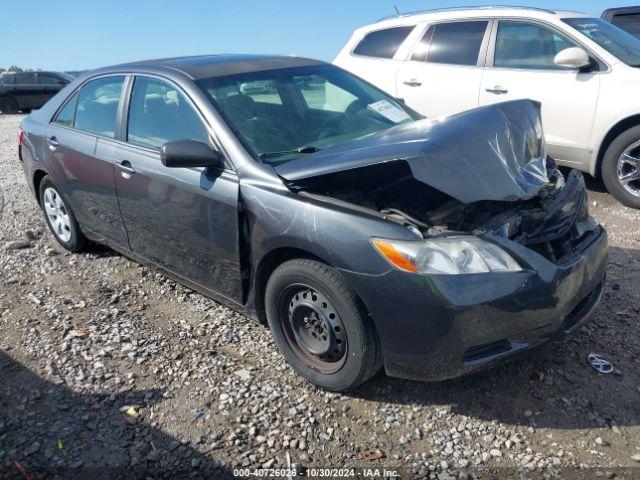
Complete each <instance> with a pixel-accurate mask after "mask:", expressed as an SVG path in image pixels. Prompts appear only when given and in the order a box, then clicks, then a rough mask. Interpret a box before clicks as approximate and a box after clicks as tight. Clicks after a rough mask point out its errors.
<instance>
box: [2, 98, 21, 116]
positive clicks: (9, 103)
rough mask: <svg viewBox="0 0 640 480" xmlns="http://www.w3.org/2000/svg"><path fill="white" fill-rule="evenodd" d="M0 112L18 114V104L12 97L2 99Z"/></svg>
mask: <svg viewBox="0 0 640 480" xmlns="http://www.w3.org/2000/svg"><path fill="white" fill-rule="evenodd" d="M0 112H1V113H5V114H13V113H18V102H16V101H15V100H14V99H13V98H11V97H0Z"/></svg>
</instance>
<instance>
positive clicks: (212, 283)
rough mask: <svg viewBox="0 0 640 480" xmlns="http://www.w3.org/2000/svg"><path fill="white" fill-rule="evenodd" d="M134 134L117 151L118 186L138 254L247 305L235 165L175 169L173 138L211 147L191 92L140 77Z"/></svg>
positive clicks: (132, 114) (134, 93)
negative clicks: (167, 155) (169, 146)
mask: <svg viewBox="0 0 640 480" xmlns="http://www.w3.org/2000/svg"><path fill="white" fill-rule="evenodd" d="M127 111H128V112H129V113H128V121H127V129H126V131H125V132H123V140H125V141H126V143H122V144H120V145H119V146H118V148H117V152H116V161H117V163H116V168H117V171H116V187H117V191H118V199H119V202H120V209H121V212H122V218H123V219H124V223H125V226H126V229H127V233H128V235H129V240H130V243H131V249H132V250H133V252H134V253H136V254H138V255H140V256H141V257H143V258H145V259H147V260H150V261H152V262H153V263H155V264H157V265H159V266H161V267H164V268H166V269H168V270H171V271H172V272H174V273H177V274H179V275H181V276H183V277H185V278H187V279H189V280H191V281H194V282H197V283H199V284H200V285H203V286H205V287H207V288H209V289H211V290H214V291H216V292H218V293H220V294H222V295H224V296H225V297H227V298H231V299H233V300H235V301H240V300H241V279H240V259H239V239H238V235H239V231H238V190H239V188H238V177H237V175H236V173H235V172H234V171H233V170H232V169H230V168H223V169H213V168H167V167H165V166H164V165H163V164H162V162H161V161H160V147H161V146H162V145H163V144H164V143H165V142H167V141H170V140H183V139H193V140H199V141H202V142H205V143H209V144H210V145H211V146H214V147H215V144H214V142H213V141H212V139H211V138H210V134H209V127H208V126H207V124H206V122H205V121H204V119H203V117H202V116H201V114H200V113H199V111H198V110H197V108H196V107H195V106H194V105H193V103H192V102H191V101H190V99H189V98H188V97H187V95H186V94H185V93H184V92H183V91H182V90H181V89H180V88H179V87H177V86H176V85H175V84H173V83H171V82H169V81H167V80H164V79H160V78H155V77H147V76H137V77H136V78H135V82H134V84H133V87H132V89H131V94H130V97H129V105H128V108H127Z"/></svg>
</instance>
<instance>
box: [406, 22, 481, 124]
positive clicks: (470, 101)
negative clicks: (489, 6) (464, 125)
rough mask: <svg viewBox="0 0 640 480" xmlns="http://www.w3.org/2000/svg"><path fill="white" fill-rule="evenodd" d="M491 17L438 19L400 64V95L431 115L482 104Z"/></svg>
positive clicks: (407, 101)
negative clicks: (480, 96)
mask: <svg viewBox="0 0 640 480" xmlns="http://www.w3.org/2000/svg"><path fill="white" fill-rule="evenodd" d="M489 23H490V22H489V20H472V21H456V22H445V23H437V24H434V25H431V26H429V28H427V30H426V32H425V34H424V36H423V37H422V39H421V40H420V42H419V43H418V44H417V45H416V47H415V48H414V51H413V52H412V53H411V57H410V59H409V60H407V61H405V62H403V63H402V64H401V66H400V67H399V68H398V73H397V78H396V87H397V93H398V98H401V99H403V100H404V101H405V103H406V104H407V105H408V106H410V107H411V108H413V109H414V110H416V111H418V112H420V113H421V114H423V115H426V116H427V117H435V116H439V115H449V114H452V113H458V112H461V111H464V110H469V109H472V108H475V107H477V106H478V91H479V88H480V80H481V77H482V67H481V64H482V63H483V62H484V55H485V52H486V45H487V42H488V35H487V30H488V28H487V27H488V25H489Z"/></svg>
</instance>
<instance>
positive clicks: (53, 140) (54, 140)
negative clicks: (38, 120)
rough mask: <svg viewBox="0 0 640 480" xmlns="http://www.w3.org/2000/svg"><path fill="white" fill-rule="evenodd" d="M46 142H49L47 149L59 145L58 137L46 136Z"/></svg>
mask: <svg viewBox="0 0 640 480" xmlns="http://www.w3.org/2000/svg"><path fill="white" fill-rule="evenodd" d="M47 143H48V144H49V150H51V151H53V150H55V149H56V148H58V147H59V146H60V144H59V143H58V139H57V138H56V137H51V138H47Z"/></svg>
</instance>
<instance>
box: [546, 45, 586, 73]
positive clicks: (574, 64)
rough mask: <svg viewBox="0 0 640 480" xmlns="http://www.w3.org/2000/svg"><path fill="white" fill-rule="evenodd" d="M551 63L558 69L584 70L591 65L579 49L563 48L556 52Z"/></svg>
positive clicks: (583, 52)
mask: <svg viewBox="0 0 640 480" xmlns="http://www.w3.org/2000/svg"><path fill="white" fill-rule="evenodd" d="M553 63H555V64H556V65H558V66H559V67H566V68H584V67H588V66H589V65H591V60H590V59H589V55H587V52H585V51H584V50H583V49H581V48H579V47H571V48H565V49H564V50H561V51H559V52H558V54H557V55H556V56H555V58H554V59H553Z"/></svg>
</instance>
